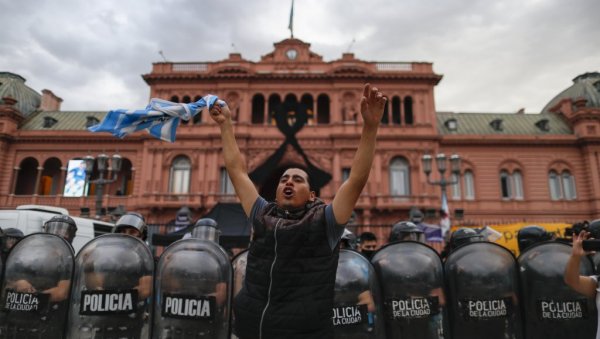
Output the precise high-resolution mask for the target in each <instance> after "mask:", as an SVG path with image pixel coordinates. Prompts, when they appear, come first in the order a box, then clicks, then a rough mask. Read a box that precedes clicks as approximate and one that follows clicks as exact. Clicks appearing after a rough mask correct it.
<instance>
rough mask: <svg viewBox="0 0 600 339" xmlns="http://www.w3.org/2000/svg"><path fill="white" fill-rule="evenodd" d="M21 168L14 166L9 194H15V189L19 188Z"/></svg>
mask: <svg viewBox="0 0 600 339" xmlns="http://www.w3.org/2000/svg"><path fill="white" fill-rule="evenodd" d="M20 170H21V168H20V167H19V166H15V167H14V168H13V180H11V182H10V190H9V191H8V194H11V195H14V194H15V190H16V188H17V186H16V185H17V179H19V171H20Z"/></svg>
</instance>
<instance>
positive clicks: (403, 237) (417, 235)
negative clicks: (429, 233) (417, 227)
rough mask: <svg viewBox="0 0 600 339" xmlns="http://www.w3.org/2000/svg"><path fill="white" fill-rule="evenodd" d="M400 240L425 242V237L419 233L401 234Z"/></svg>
mask: <svg viewBox="0 0 600 339" xmlns="http://www.w3.org/2000/svg"><path fill="white" fill-rule="evenodd" d="M400 240H410V241H418V242H425V235H424V234H423V233H418V232H410V233H400Z"/></svg>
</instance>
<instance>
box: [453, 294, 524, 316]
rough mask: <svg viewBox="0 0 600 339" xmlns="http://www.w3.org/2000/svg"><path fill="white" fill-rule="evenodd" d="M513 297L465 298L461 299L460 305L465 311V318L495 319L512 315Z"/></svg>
mask: <svg viewBox="0 0 600 339" xmlns="http://www.w3.org/2000/svg"><path fill="white" fill-rule="evenodd" d="M512 304H513V303H512V298H510V297H506V298H498V299H483V300H482V299H463V300H460V301H459V307H460V309H461V311H462V312H463V318H464V319H465V320H467V321H469V320H493V319H498V318H506V317H509V316H511V315H512V312H513V307H512V306H513V305H512Z"/></svg>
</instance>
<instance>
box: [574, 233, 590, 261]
mask: <svg viewBox="0 0 600 339" xmlns="http://www.w3.org/2000/svg"><path fill="white" fill-rule="evenodd" d="M589 237H590V232H586V231H581V232H580V233H579V234H578V235H573V251H572V254H573V255H574V256H576V257H583V256H584V255H588V254H591V253H590V252H586V251H584V250H583V245H582V243H583V241H584V240H586V239H588V238H589Z"/></svg>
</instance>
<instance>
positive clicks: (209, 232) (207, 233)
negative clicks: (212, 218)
mask: <svg viewBox="0 0 600 339" xmlns="http://www.w3.org/2000/svg"><path fill="white" fill-rule="evenodd" d="M220 234H221V231H220V230H218V229H217V228H215V227H213V226H206V225H201V226H196V227H194V229H193V230H192V238H194V239H202V240H209V241H213V242H216V243H217V244H218V243H219V235H220Z"/></svg>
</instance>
